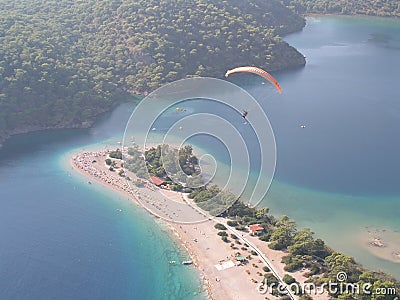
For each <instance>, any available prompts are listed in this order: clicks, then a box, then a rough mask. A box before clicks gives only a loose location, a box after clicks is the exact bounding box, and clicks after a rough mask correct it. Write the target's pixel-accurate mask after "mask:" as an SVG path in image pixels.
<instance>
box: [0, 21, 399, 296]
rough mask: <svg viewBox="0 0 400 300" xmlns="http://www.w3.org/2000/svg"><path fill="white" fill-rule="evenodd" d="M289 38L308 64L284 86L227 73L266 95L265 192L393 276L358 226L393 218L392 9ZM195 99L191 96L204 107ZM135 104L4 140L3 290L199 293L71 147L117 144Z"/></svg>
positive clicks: (153, 227)
mask: <svg viewBox="0 0 400 300" xmlns="http://www.w3.org/2000/svg"><path fill="white" fill-rule="evenodd" d="M285 40H286V41H288V42H289V43H290V44H291V45H293V46H295V47H296V48H298V49H299V50H300V52H302V53H303V54H304V55H305V56H306V59H307V65H306V67H305V68H302V69H298V70H292V71H286V72H281V73H274V76H276V78H277V79H278V81H279V82H280V84H281V86H282V88H283V93H282V94H281V95H280V94H277V93H274V92H273V91H272V88H271V87H269V86H268V85H263V84H261V83H262V80H261V79H259V78H257V77H254V76H250V75H248V76H247V75H242V76H241V77H240V78H239V77H238V76H236V77H234V78H233V79H232V81H233V82H235V83H237V84H239V85H240V86H241V87H243V88H244V89H246V90H247V91H248V92H249V93H250V94H252V95H253V96H254V97H255V98H256V99H257V100H258V101H259V103H261V105H262V107H263V108H264V110H265V112H266V113H267V115H268V117H269V120H270V122H271V125H272V127H273V129H274V133H275V139H276V145H277V166H276V175H275V179H274V181H273V183H272V186H271V189H270V191H269V192H268V194H267V196H266V197H265V198H264V200H263V202H262V203H261V205H262V206H269V207H270V208H271V210H272V213H274V214H276V215H280V214H287V215H289V216H290V217H292V218H294V219H295V220H296V221H297V222H298V224H299V225H300V226H302V227H305V226H306V227H310V228H311V229H312V230H313V231H315V232H316V234H317V235H318V236H320V237H322V238H324V239H325V240H326V241H327V243H328V244H329V245H331V246H333V247H335V248H337V249H338V250H341V251H344V252H345V253H347V254H349V255H352V256H354V257H355V258H356V259H357V260H358V261H360V262H361V263H363V264H364V265H366V266H368V267H370V268H374V269H382V270H385V271H387V272H390V273H391V274H394V275H396V276H397V277H398V278H400V267H399V264H396V263H393V262H389V261H387V260H383V259H381V258H378V257H375V256H374V255H372V254H371V253H369V252H368V251H366V248H365V245H363V244H362V243H361V242H360V241H359V240H358V235H359V234H360V232H362V231H363V230H364V228H366V227H367V226H379V227H383V228H386V229H388V230H400V221H399V212H400V182H399V180H400V168H399V167H400V159H399V157H398V153H400V140H399V136H400V102H399V101H400V89H399V86H398V85H399V83H398V82H399V79H400V71H399V70H400V21H399V20H391V19H379V18H344V17H343V18H340V17H326V18H309V19H308V20H307V26H306V28H305V29H304V30H303V31H302V32H300V33H297V34H293V35H290V36H288V37H286V38H285ZM228 67H229V66H228ZM197 105H199V104H196V105H193V107H188V108H190V109H191V110H192V111H194V112H195V111H196V110H197V111H202V110H204V107H201V104H200V106H197ZM132 110H133V105H130V104H124V105H122V106H120V107H118V108H117V109H115V110H114V111H113V112H112V113H111V114H108V115H106V116H104V117H103V118H102V119H101V120H99V122H98V123H97V124H96V125H95V126H94V127H93V128H92V129H89V130H57V131H44V132H37V133H31V134H24V135H19V136H15V137H13V138H11V139H10V140H8V141H7V142H6V143H5V144H4V147H3V148H2V149H1V150H0V298H1V299H193V298H201V297H202V294H201V291H200V290H201V283H200V279H199V276H198V273H197V272H196V271H195V270H194V269H192V268H186V267H182V266H180V265H179V266H177V265H176V266H174V265H170V264H168V261H170V260H177V261H178V260H184V259H186V258H187V254H185V252H183V251H182V250H181V249H179V248H178V247H177V246H176V245H175V244H174V241H173V240H172V239H171V238H170V237H169V236H168V234H167V230H166V229H164V228H163V227H162V226H160V224H157V223H156V221H155V220H154V219H153V218H151V217H150V216H148V215H147V213H145V212H143V211H142V210H141V209H139V208H137V207H135V206H134V205H133V204H131V203H130V202H129V201H128V200H127V199H124V198H123V197H122V196H119V195H116V194H114V193H112V192H109V191H107V190H106V189H104V188H102V187H100V186H97V185H88V184H87V182H86V181H85V179H83V178H81V177H79V176H76V175H75V174H73V173H72V172H71V170H70V168H69V166H68V161H66V157H68V155H70V153H73V152H74V151H78V150H79V149H82V148H84V149H89V148H90V147H92V146H96V147H103V146H104V147H108V146H109V145H110V144H111V145H117V143H116V142H117V141H119V140H120V139H121V136H122V133H123V130H124V128H125V123H126V120H127V119H128V117H129V115H130V114H131V112H132ZM250 113H251V112H250ZM221 114H222V115H223V114H224V112H223V111H221ZM239 117H240V116H239ZM301 125H305V128H301V127H300V126H301ZM199 146H201V148H202V149H203V150H204V151H207V150H210V151H212V150H213V149H212V148H213V147H215V146H213V145H207V144H202V145H199ZM217 158H218V157H217ZM220 160H221V163H224V162H226V161H224V158H220ZM338 237H340V238H338ZM399 247H400V245H399Z"/></svg>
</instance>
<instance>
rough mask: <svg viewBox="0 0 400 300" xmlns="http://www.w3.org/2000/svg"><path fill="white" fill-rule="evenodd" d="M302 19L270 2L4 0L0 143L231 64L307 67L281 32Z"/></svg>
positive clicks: (0, 12)
mask: <svg viewBox="0 0 400 300" xmlns="http://www.w3.org/2000/svg"><path fill="white" fill-rule="evenodd" d="M303 26H304V19H303V18H301V17H299V16H298V15H297V14H295V13H293V12H292V11H291V10H290V9H288V8H286V7H285V6H283V5H282V4H281V3H280V2H278V1H263V0H253V1H250V0H230V1H229V2H228V1H210V0H174V1H171V0H146V1H145V0H110V1H106V0H105V1H97V0H86V1H81V0H75V1H72V0H35V1H30V0H21V1H14V0H3V1H1V2H0V42H1V45H2V47H1V49H0V74H1V77H0V141H1V140H2V139H4V138H5V137H6V136H8V135H9V134H13V133H18V132H23V131H30V130H35V129H41V128H50V127H51V128H58V127H82V126H89V125H90V124H91V122H92V121H93V119H94V117H95V116H97V115H98V114H100V113H102V112H105V111H107V110H109V109H110V107H111V106H112V105H113V104H114V103H116V102H119V101H120V100H121V99H127V98H128V97H129V95H132V94H146V93H147V92H150V91H152V90H154V89H155V88H157V87H159V86H160V85H162V84H164V83H166V82H170V81H173V80H176V79H181V78H185V77H190V76H201V75H203V76H215V77H222V76H223V75H224V73H225V71H226V69H227V68H231V67H234V66H239V65H257V66H260V67H263V68H266V69H267V70H280V69H285V68H290V67H294V66H301V65H304V63H305V60H304V57H303V56H302V55H301V54H300V53H298V52H297V51H296V50H295V49H294V48H292V47H290V46H289V45H288V44H287V43H285V42H284V41H282V39H281V37H280V36H281V35H284V34H286V33H290V32H293V31H297V30H300V29H301V28H302V27H303Z"/></svg>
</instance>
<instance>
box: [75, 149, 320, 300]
mask: <svg viewBox="0 0 400 300" xmlns="http://www.w3.org/2000/svg"><path fill="white" fill-rule="evenodd" d="M107 151H108V150H103V151H102V152H84V153H75V154H74V155H72V156H71V155H68V161H69V164H70V166H71V167H72V169H73V170H74V171H75V172H77V173H79V174H80V175H82V176H83V177H84V178H85V179H88V180H89V181H88V184H92V183H91V181H92V180H93V181H94V182H96V183H98V184H100V185H102V186H104V187H106V188H109V189H111V190H112V191H113V192H117V193H118V194H120V195H122V196H124V197H126V198H127V199H128V201H131V202H132V203H135V205H137V206H138V207H141V208H144V209H145V210H146V211H147V212H149V213H150V214H151V215H152V217H154V219H155V220H156V223H157V225H158V226H160V227H162V228H167V229H168V231H169V232H167V234H169V236H170V237H171V239H172V240H173V242H174V243H176V244H177V245H178V246H179V247H181V248H182V250H185V251H186V252H187V254H188V255H189V256H190V257H191V260H192V262H193V266H194V267H195V268H196V269H197V270H198V271H199V275H200V282H201V284H202V287H200V291H205V292H206V294H207V298H208V299H224V298H226V299H249V298H250V299H266V298H265V297H266V295H265V294H261V293H259V291H258V286H259V285H260V283H262V281H263V280H264V273H265V272H263V268H264V267H265V266H268V264H267V263H266V261H262V260H261V259H262V258H263V257H266V258H267V261H268V263H269V264H271V265H270V267H271V269H272V270H273V272H276V274H277V275H278V277H280V278H282V277H283V276H284V275H285V274H287V273H288V272H285V271H284V264H283V263H282V262H281V258H282V257H283V256H284V255H285V252H282V251H275V250H272V249H269V248H268V243H265V242H262V241H260V240H258V238H257V237H251V236H250V235H249V233H242V234H241V233H238V234H239V235H240V234H241V237H240V238H239V240H240V241H243V240H244V241H247V243H248V244H249V245H250V246H249V245H247V243H246V242H242V243H241V242H236V240H230V242H232V243H226V242H224V241H222V239H221V237H220V236H219V235H218V230H217V229H216V228H215V227H214V225H215V224H216V223H218V222H220V221H221V223H223V222H224V223H225V222H226V220H225V219H222V218H217V219H218V220H215V219H214V220H206V221H203V222H198V223H192V224H183V223H176V222H169V221H168V220H166V218H163V217H160V216H159V215H156V214H154V213H153V212H152V211H149V209H148V208H147V207H144V205H143V199H144V201H146V199H150V198H151V199H152V200H154V197H155V194H154V191H153V190H150V189H149V188H147V187H141V188H130V187H129V185H128V184H127V181H126V179H124V178H122V177H119V176H118V174H117V173H116V172H113V173H114V174H115V175H114V174H113V176H111V174H110V173H112V172H111V171H109V172H107V171H106V170H107V167H106V166H105V165H104V166H103V168H101V163H100V164H99V163H98V161H97V160H100V159H105V158H106V155H107ZM92 155H93V156H92ZM94 158H96V159H94ZM93 161H96V163H93V164H95V165H96V168H95V167H93V165H92V164H90V162H93ZM96 172H98V173H96ZM99 174H102V176H104V177H101V176H100V175H99ZM157 189H158V188H157ZM160 190H161V189H158V190H157V192H159V191H160ZM163 193H165V192H164V191H163ZM167 197H169V199H171V200H172V201H179V200H177V199H178V198H181V197H182V195H180V193H178V192H170V194H167ZM186 205H187V207H190V206H189V205H188V203H186ZM156 206H157V208H158V209H159V210H162V209H164V210H165V211H168V210H170V209H171V208H170V207H169V206H168V204H160V203H158V204H156ZM172 208H174V207H172ZM191 209H192V208H191ZM166 215H167V216H168V215H171V214H170V212H169V213H166ZM164 225H165V227H164ZM234 241H235V242H236V243H237V245H235V246H238V247H232V244H233V242H234ZM239 244H240V245H239ZM246 246H247V247H246ZM253 247H257V248H254V249H256V250H257V251H260V250H259V249H260V248H262V252H261V251H260V254H261V255H262V256H261V257H260V256H258V255H256V256H254V255H253V256H252V254H253V253H254V251H253ZM257 251H256V252H257ZM252 252H253V253H252ZM238 253H240V256H243V257H250V259H249V263H248V264H246V265H242V264H239V263H238V262H237V261H236V257H237V255H238ZM270 258H271V259H270ZM173 263H180V262H173ZM218 268H219V269H218ZM290 274H291V275H292V276H293V277H295V278H296V280H297V281H298V282H304V281H305V280H306V279H307V278H306V277H305V276H304V272H302V271H298V272H295V273H290ZM267 296H268V299H271V300H273V299H279V298H277V297H274V296H272V295H270V294H268V295H267ZM322 296H324V295H322ZM292 299H297V297H294V298H292ZM315 299H323V297H322V298H319V297H318V298H315Z"/></svg>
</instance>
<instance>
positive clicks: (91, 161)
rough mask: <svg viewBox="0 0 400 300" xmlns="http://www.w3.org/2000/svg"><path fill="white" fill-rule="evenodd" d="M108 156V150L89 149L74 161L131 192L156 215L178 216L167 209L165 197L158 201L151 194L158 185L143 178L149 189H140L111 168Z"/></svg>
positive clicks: (123, 189) (75, 163)
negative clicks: (95, 150) (107, 161)
mask: <svg viewBox="0 0 400 300" xmlns="http://www.w3.org/2000/svg"><path fill="white" fill-rule="evenodd" d="M107 158H109V151H108V150H104V151H99V152H94V151H87V152H82V153H79V154H77V155H75V156H73V157H72V162H73V165H74V166H75V167H76V168H78V169H79V170H80V171H82V172H84V173H86V174H87V175H89V176H91V177H93V178H94V179H96V180H97V181H101V182H103V183H104V184H107V185H110V186H111V187H112V188H114V189H117V190H119V191H122V192H125V193H127V194H129V196H131V197H133V199H134V200H136V201H137V202H138V203H141V204H142V205H144V206H145V207H146V208H148V209H149V210H150V211H152V212H153V213H155V212H158V213H156V215H164V216H165V217H166V218H167V219H170V220H174V217H177V216H178V215H177V212H175V211H174V210H172V211H169V210H168V209H167V208H168V204H167V203H166V199H165V198H164V197H163V199H162V201H156V200H155V198H154V197H152V195H150V194H149V193H150V192H155V191H157V190H158V188H157V187H156V186H154V185H153V184H152V183H151V182H149V181H148V180H145V179H142V180H141V181H142V183H143V184H144V187H145V188H146V189H147V190H148V191H147V192H145V191H139V188H137V187H136V186H134V185H133V184H129V183H128V180H127V178H126V177H123V176H120V175H118V174H117V173H116V172H112V171H110V170H109V168H108V166H107V165H106V163H105V160H106V159H107ZM149 206H151V207H153V209H150V207H149Z"/></svg>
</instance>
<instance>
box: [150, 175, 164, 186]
mask: <svg viewBox="0 0 400 300" xmlns="http://www.w3.org/2000/svg"><path fill="white" fill-rule="evenodd" d="M150 182H152V183H153V184H155V185H156V186H161V185H163V184H165V180H164V179H161V178H159V177H157V176H151V177H150Z"/></svg>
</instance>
